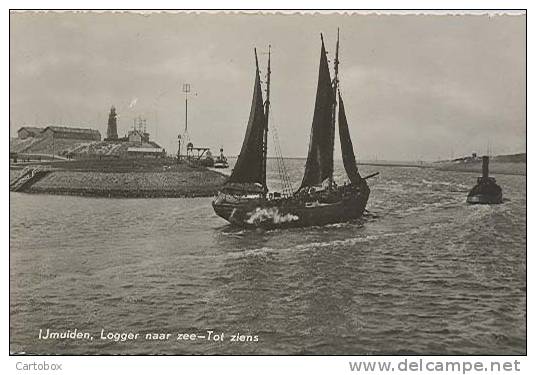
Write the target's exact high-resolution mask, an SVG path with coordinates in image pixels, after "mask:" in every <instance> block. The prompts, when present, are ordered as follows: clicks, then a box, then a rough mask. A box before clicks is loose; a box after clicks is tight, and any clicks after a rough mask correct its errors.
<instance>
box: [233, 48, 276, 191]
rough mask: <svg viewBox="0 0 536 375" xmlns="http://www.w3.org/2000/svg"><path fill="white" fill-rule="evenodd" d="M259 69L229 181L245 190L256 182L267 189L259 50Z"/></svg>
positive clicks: (249, 188) (264, 118) (264, 120)
mask: <svg viewBox="0 0 536 375" xmlns="http://www.w3.org/2000/svg"><path fill="white" fill-rule="evenodd" d="M255 61H256V63H257V70H256V73H255V85H254V87H253V100H252V103H251V111H250V113H249V121H248V126H247V129H246V136H245V138H244V142H243V143H242V149H241V150H240V155H239V156H238V160H237V161H236V165H235V167H234V169H233V172H232V173H231V176H230V177H229V180H228V182H227V185H228V186H232V185H235V184H244V190H251V188H253V187H254V186H255V184H260V185H261V186H262V189H261V190H265V189H266V174H265V172H264V170H263V169H264V168H263V163H264V152H263V149H264V129H265V127H266V125H267V123H266V117H265V113H264V101H263V98H262V89H261V80H260V74H259V63H258V61H257V52H255Z"/></svg>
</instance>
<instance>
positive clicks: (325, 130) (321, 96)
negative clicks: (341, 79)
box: [301, 40, 335, 188]
mask: <svg viewBox="0 0 536 375" xmlns="http://www.w3.org/2000/svg"><path fill="white" fill-rule="evenodd" d="M334 103H335V96H334V93H333V87H332V86H331V76H330V74H329V67H328V59H327V57H326V49H325V48H324V40H322V51H321V53H320V67H319V70H318V86H317V89H316V101H315V111H314V115H313V124H312V126H311V136H310V139H309V153H308V155H307V162H306V164H305V173H304V175H303V180H302V183H301V187H302V188H303V187H307V186H314V185H319V184H321V183H322V181H324V180H325V179H326V178H330V177H332V175H333V141H334V131H335V129H334V125H335V124H334V123H333V117H332V116H333V104H334Z"/></svg>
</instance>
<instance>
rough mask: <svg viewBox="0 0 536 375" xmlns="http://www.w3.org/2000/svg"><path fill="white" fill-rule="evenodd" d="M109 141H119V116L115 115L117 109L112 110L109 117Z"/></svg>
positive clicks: (107, 133) (107, 135) (107, 134)
mask: <svg viewBox="0 0 536 375" xmlns="http://www.w3.org/2000/svg"><path fill="white" fill-rule="evenodd" d="M106 137H107V140H110V141H111V140H117V138H118V137H117V114H116V113H115V107H114V106H112V108H111V109H110V115H109V116H108V131H107V132H106Z"/></svg>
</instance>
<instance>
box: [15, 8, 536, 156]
mask: <svg viewBox="0 0 536 375" xmlns="http://www.w3.org/2000/svg"><path fill="white" fill-rule="evenodd" d="M338 27H339V28H340V66H339V78H340V88H341V94H342V96H343V98H344V104H345V109H346V115H347V118H348V122H349V126H350V133H351V136H352V141H353V144H354V149H355V153H356V157H357V158H358V160H373V159H380V160H400V161H413V160H438V159H445V158H449V157H451V156H461V155H468V154H470V153H471V152H477V153H479V154H484V153H487V151H488V148H489V149H491V153H492V154H495V155H497V154H506V153H517V152H524V151H525V145H526V16H525V15H493V16H490V15H485V14H484V15H411V14H404V15H388V14H381V13H380V14H367V15H364V14H309V15H303V14H223V13H212V14H208V13H204V14H199V13H143V14H141V13H126V12H114V13H112V12H108V13H87V12H85V13H84V12H77V13H73V12H59V13H51V12H48V13H45V12H40V13H31V12H19V13H11V14H10V112H11V113H10V131H11V135H12V136H16V131H17V129H18V128H19V127H20V126H24V125H33V126H47V125H65V126H73V127H91V128H94V129H97V130H99V131H100V132H101V134H102V135H103V137H104V136H105V135H106V128H107V120H108V113H109V111H110V107H111V106H112V105H114V106H115V107H116V108H117V112H118V115H119V118H118V133H119V135H120V136H121V135H124V134H126V133H127V132H128V130H129V129H131V128H132V125H133V121H134V118H135V117H138V116H143V117H144V118H146V120H147V130H148V132H149V133H150V134H151V138H152V139H153V140H155V141H156V142H158V143H159V144H161V145H162V146H163V147H164V148H166V150H167V151H168V152H171V153H176V150H177V135H178V134H179V133H182V132H183V131H184V122H185V103H184V102H185V97H184V94H183V93H182V85H183V83H189V84H190V85H191V93H190V94H189V106H188V130H189V135H190V138H191V140H192V142H193V143H194V145H195V146H200V147H201V146H203V147H211V148H212V151H213V152H217V151H218V149H219V148H220V147H223V148H224V150H225V153H226V154H227V155H236V154H238V153H239V151H240V146H241V144H242V140H243V137H244V133H245V129H246V125H247V120H248V116H249V110H250V105H251V96H252V92H253V82H254V78H255V76H254V74H255V59H254V54H253V48H254V47H256V48H257V52H258V54H259V62H260V65H261V74H262V76H263V79H264V77H265V74H266V61H267V54H266V52H267V50H268V45H269V44H270V45H271V50H272V59H271V62H272V63H271V65H272V75H271V98H270V99H271V111H270V117H271V118H270V125H269V126H270V130H271V131H270V134H269V145H268V150H269V151H268V155H269V156H270V155H275V153H273V152H272V151H273V150H274V147H273V144H274V143H273V140H272V136H273V134H274V133H277V135H278V138H279V143H280V146H281V150H282V153H283V154H284V156H288V157H305V156H306V155H307V149H308V142H309V133H310V129H311V122H312V117H313V107H314V101H315V93H316V83H317V82H316V81H317V79H318V64H319V58H320V33H323V35H324V40H325V42H326V49H327V50H328V59H330V60H331V61H332V60H333V56H334V54H335V42H336V35H337V28H338ZM335 157H336V158H340V146H339V144H338V140H337V141H336V145H335Z"/></svg>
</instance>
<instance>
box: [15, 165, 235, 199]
mask: <svg viewBox="0 0 536 375" xmlns="http://www.w3.org/2000/svg"><path fill="white" fill-rule="evenodd" d="M82 164H85V165H84V166H85V168H84V166H83V165H82ZM43 166H44V164H37V165H33V167H43ZM19 168H20V165H17V166H10V185H11V183H12V182H13V181H15V180H16V179H17V177H18V176H19V175H20V173H21V169H19ZM226 180H227V177H226V176H225V175H223V174H222V173H219V172H216V171H211V170H209V169H207V168H204V167H198V166H190V165H187V164H176V163H166V162H163V161H154V160H153V161H118V162H106V161H103V162H96V161H90V162H86V163H83V162H79V163H76V162H65V163H62V164H61V165H60V164H59V163H55V164H54V165H53V168H52V169H51V170H50V171H49V172H48V173H46V174H45V175H44V176H42V177H40V178H35V181H30V183H28V184H27V186H24V188H21V189H20V190H17V189H13V190H11V189H10V190H11V191H19V192H23V193H28V194H49V195H70V196H83V197H99V198H198V197H213V196H215V195H216V194H217V192H218V190H219V189H220V187H221V186H222V185H223V183H224V182H225V181H226Z"/></svg>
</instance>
